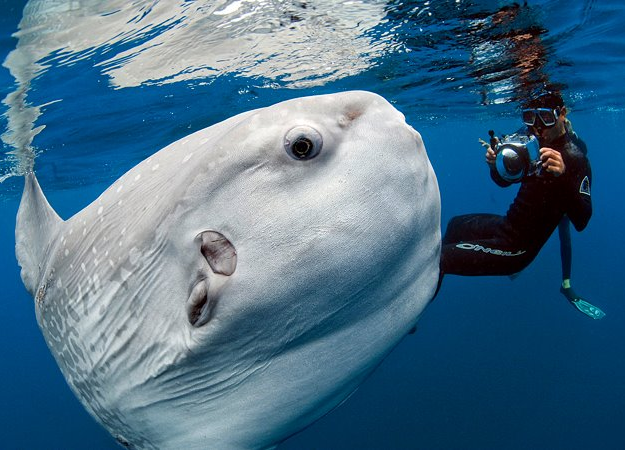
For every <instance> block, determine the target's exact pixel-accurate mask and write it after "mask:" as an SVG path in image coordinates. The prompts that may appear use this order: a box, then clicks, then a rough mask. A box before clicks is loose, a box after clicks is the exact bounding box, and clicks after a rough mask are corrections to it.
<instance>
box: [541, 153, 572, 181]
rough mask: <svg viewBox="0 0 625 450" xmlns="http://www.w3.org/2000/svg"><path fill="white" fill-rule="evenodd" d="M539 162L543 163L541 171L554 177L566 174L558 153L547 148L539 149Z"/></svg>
mask: <svg viewBox="0 0 625 450" xmlns="http://www.w3.org/2000/svg"><path fill="white" fill-rule="evenodd" d="M540 160H541V161H542V162H543V166H542V167H543V169H544V170H546V171H547V172H549V173H552V174H553V175H555V176H556V177H559V176H560V175H563V174H564V172H566V166H565V165H564V160H563V159H562V155H561V154H560V152H559V151H557V150H554V149H552V148H549V147H543V148H541V149H540Z"/></svg>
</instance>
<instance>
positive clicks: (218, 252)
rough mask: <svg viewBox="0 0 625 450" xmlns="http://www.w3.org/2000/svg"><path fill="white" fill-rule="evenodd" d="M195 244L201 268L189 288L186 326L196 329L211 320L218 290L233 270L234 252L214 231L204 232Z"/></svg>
mask: <svg viewBox="0 0 625 450" xmlns="http://www.w3.org/2000/svg"><path fill="white" fill-rule="evenodd" d="M195 242H196V244H197V245H198V247H199V251H200V254H201V255H202V256H201V257H200V258H201V259H202V261H201V264H200V266H201V267H202V268H201V269H200V271H199V273H198V276H197V277H196V279H195V280H194V282H193V285H192V286H191V290H190V293H189V297H188V299H187V303H186V309H187V319H188V320H189V323H190V324H191V325H192V326H194V327H195V328H199V327H201V326H202V325H205V324H207V323H208V322H209V321H210V320H211V318H212V317H213V311H214V309H215V306H216V304H217V300H218V299H219V296H220V293H221V289H222V288H223V286H224V284H225V283H226V281H227V280H228V279H229V277H230V276H231V275H232V274H233V273H234V271H235V270H236V267H237V251H236V249H235V248H234V245H232V243H231V242H230V241H229V240H228V239H227V238H226V237H225V236H224V235H223V234H221V233H219V232H217V231H212V230H208V231H203V232H201V233H199V234H198V235H197V236H196V237H195Z"/></svg>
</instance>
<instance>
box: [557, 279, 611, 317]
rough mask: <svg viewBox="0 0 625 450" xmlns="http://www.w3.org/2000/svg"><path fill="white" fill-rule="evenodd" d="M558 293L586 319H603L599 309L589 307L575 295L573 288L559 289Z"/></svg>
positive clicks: (603, 315)
mask: <svg viewBox="0 0 625 450" xmlns="http://www.w3.org/2000/svg"><path fill="white" fill-rule="evenodd" d="M560 292H562V294H563V295H564V296H565V297H566V299H567V300H568V301H569V302H570V303H571V305H573V306H575V307H576V308H577V309H578V310H579V311H580V312H582V313H584V314H586V315H587V316H588V317H590V318H592V319H595V320H598V319H603V317H605V313H604V312H603V311H601V309H599V308H597V307H596V306H594V305H591V304H590V303H588V302H587V301H586V300H584V299H583V298H582V297H580V296H579V295H577V294H575V291H574V290H573V288H570V287H569V288H565V287H562V286H561V287H560Z"/></svg>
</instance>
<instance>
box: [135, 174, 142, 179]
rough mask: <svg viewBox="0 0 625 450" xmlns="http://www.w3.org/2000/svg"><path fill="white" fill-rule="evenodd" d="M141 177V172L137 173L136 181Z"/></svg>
mask: <svg viewBox="0 0 625 450" xmlns="http://www.w3.org/2000/svg"><path fill="white" fill-rule="evenodd" d="M140 178H141V174H140V173H139V174H137V176H136V177H135V181H139V179H140Z"/></svg>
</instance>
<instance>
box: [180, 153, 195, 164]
mask: <svg viewBox="0 0 625 450" xmlns="http://www.w3.org/2000/svg"><path fill="white" fill-rule="evenodd" d="M192 156H193V153H189V154H188V155H187V156H185V157H184V159H183V160H182V162H183V163H186V162H187V161H188V160H190V159H191V157H192Z"/></svg>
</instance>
